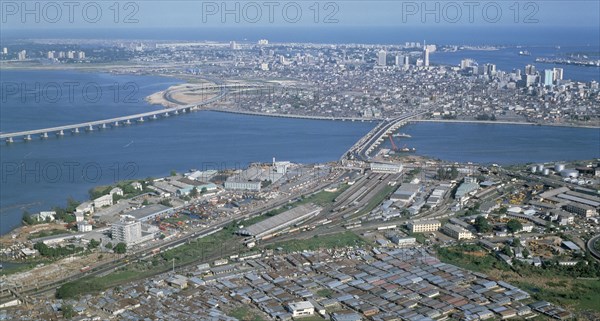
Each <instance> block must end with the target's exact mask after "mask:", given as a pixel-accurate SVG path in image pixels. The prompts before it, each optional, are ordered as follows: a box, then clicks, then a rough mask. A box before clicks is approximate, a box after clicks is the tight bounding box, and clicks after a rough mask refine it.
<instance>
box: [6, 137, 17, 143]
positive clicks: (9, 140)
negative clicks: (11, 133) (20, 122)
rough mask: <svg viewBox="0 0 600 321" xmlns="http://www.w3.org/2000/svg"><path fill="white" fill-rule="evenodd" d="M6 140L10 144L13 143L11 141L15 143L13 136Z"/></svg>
mask: <svg viewBox="0 0 600 321" xmlns="http://www.w3.org/2000/svg"><path fill="white" fill-rule="evenodd" d="M6 142H7V143H9V144H11V143H14V142H15V141H14V140H13V138H12V137H8V138H7V139H6Z"/></svg>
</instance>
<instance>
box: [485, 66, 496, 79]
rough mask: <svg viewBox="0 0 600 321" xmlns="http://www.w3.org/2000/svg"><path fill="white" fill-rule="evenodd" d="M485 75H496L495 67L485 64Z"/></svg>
mask: <svg viewBox="0 0 600 321" xmlns="http://www.w3.org/2000/svg"><path fill="white" fill-rule="evenodd" d="M487 74H488V75H490V76H494V75H495V74H496V65H494V64H487Z"/></svg>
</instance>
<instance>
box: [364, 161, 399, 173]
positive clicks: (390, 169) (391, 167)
mask: <svg viewBox="0 0 600 321" xmlns="http://www.w3.org/2000/svg"><path fill="white" fill-rule="evenodd" d="M370 166H371V170H372V171H373V172H376V173H388V174H395V173H401V172H402V169H403V168H404V166H402V164H394V163H371V164H370Z"/></svg>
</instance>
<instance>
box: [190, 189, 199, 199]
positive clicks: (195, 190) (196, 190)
mask: <svg viewBox="0 0 600 321" xmlns="http://www.w3.org/2000/svg"><path fill="white" fill-rule="evenodd" d="M190 196H191V197H198V188H196V187H194V188H192V191H191V192H190Z"/></svg>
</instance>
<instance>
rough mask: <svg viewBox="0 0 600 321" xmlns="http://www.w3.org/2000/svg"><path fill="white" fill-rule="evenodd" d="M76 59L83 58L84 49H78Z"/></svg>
mask: <svg viewBox="0 0 600 321" xmlns="http://www.w3.org/2000/svg"><path fill="white" fill-rule="evenodd" d="M77 59H79V60H81V59H85V52H84V51H80V52H78V53H77Z"/></svg>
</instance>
